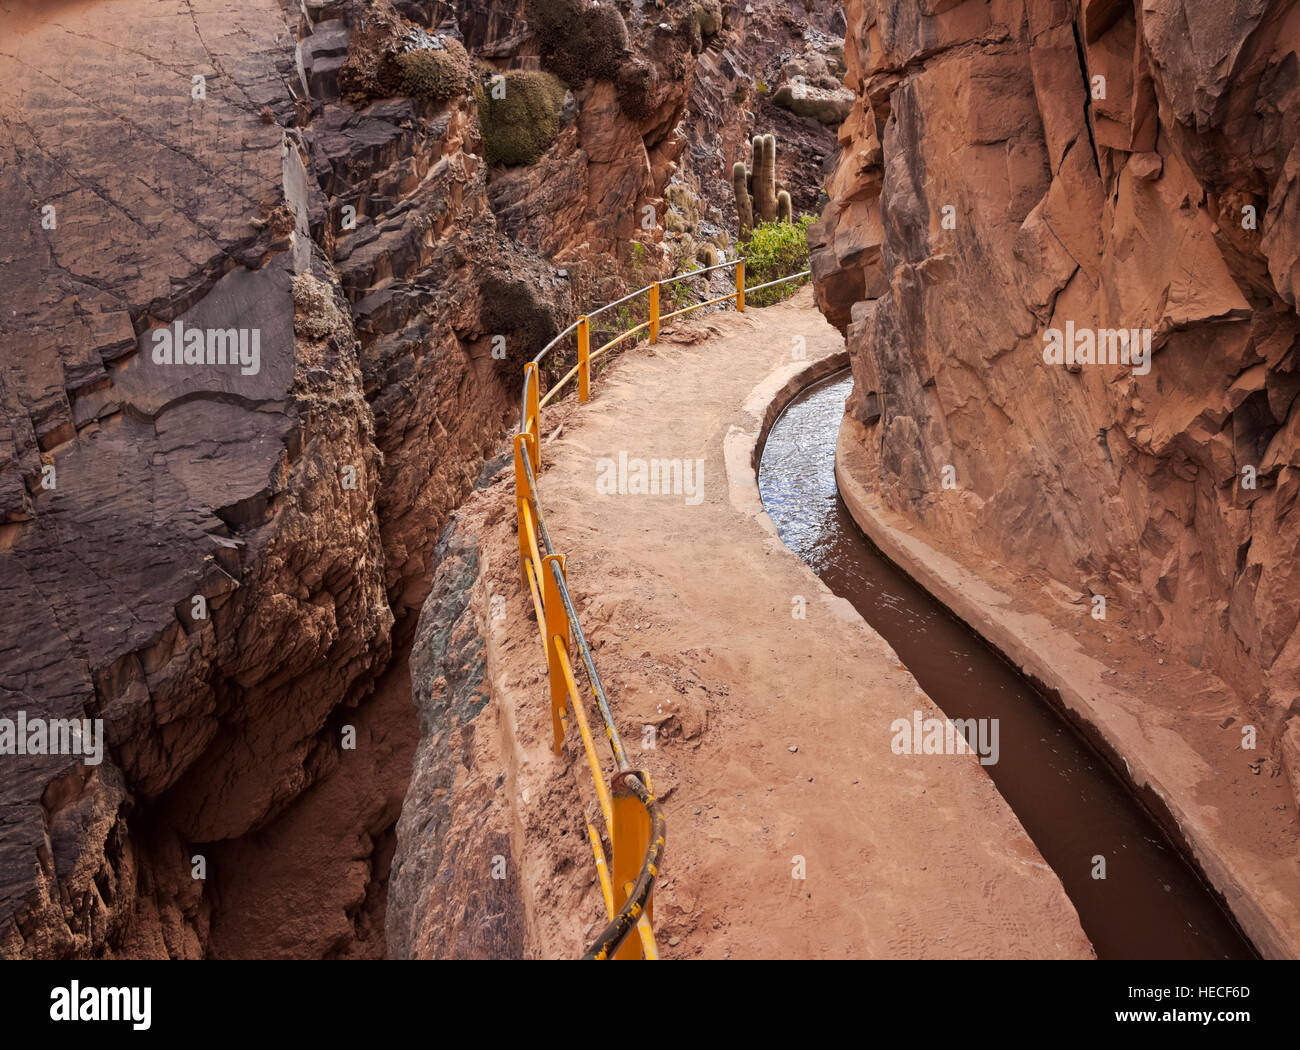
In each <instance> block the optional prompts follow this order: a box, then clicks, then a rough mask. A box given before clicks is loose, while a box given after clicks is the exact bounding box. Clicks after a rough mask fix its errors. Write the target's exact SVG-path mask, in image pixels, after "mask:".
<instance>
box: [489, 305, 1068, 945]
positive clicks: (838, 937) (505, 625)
mask: <svg viewBox="0 0 1300 1050" xmlns="http://www.w3.org/2000/svg"><path fill="white" fill-rule="evenodd" d="M706 339H707V342H706V341H705V340H706ZM800 340H802V342H803V344H804V345H805V346H806V355H807V360H805V361H801V362H796V361H794V360H792V358H793V350H794V348H795V347H796V345H797V343H798V341H800ZM842 350H843V343H842V340H841V339H840V337H839V334H838V333H837V332H836V331H835V330H834V329H832V328H831V327H830V326H829V325H827V324H826V322H825V321H824V320H823V319H822V317H821V315H820V314H819V313H818V312H817V310H816V308H815V307H814V306H813V304H812V299H811V295H810V293H809V292H807V291H804V292H801V293H800V294H799V295H798V296H797V297H795V298H794V299H793V300H792V301H791V302H790V303H788V304H784V305H781V306H778V307H773V308H770V309H767V310H761V311H751V312H749V313H747V314H746V315H744V316H738V315H736V314H735V313H731V312H728V313H722V314H717V315H714V316H712V317H709V318H707V319H705V320H702V321H698V322H694V323H689V324H683V325H681V326H679V327H678V328H677V329H676V330H675V331H674V332H673V333H670V334H668V335H667V336H666V337H665V339H664V340H663V341H662V342H661V343H660V345H659V346H658V347H653V348H652V347H648V346H645V347H640V348H637V349H635V350H633V351H631V352H629V353H628V354H627V355H625V356H624V357H623V358H622V359H621V360H619V361H617V362H615V363H613V364H612V365H611V366H610V367H609V368H608V370H607V373H606V374H605V375H603V376H601V377H600V378H599V379H598V380H597V381H596V383H595V384H594V395H593V399H592V401H591V402H590V403H589V404H588V405H586V406H583V407H582V408H581V409H579V408H578V407H577V406H576V405H574V404H573V403H572V399H567V400H566V401H565V403H564V404H562V405H560V406H558V407H557V408H556V409H555V410H554V411H553V412H550V413H544V417H543V423H544V425H543V444H544V451H543V472H542V474H541V479H540V485H541V492H542V500H543V505H544V507H545V510H546V514H547V520H548V523H549V526H550V530H551V535H552V538H553V539H554V541H555V544H556V549H557V551H559V552H561V553H565V554H567V556H568V578H569V583H570V587H571V589H572V590H573V592H574V595H575V598H576V600H577V601H578V604H579V607H580V608H579V611H580V616H581V619H582V623H583V625H584V629H585V630H586V632H587V635H588V637H589V638H590V639H591V641H592V643H593V646H594V648H595V652H596V662H597V666H598V668H599V669H600V672H601V674H602V676H603V678H604V680H605V684H606V687H607V688H608V690H609V693H610V696H611V698H612V703H613V707H614V711H615V716H616V718H617V720H618V724H619V727H620V732H621V733H622V735H623V738H624V741H625V743H626V744H627V745H628V746H629V749H630V750H631V752H632V754H633V756H634V760H640V761H643V762H644V763H645V765H646V766H647V767H648V768H649V769H650V771H651V773H652V775H653V777H654V783H655V787H656V789H657V793H658V794H659V795H660V797H661V798H663V800H664V806H665V812H666V815H667V819H668V851H667V855H666V863H665V868H664V875H663V879H662V881H661V883H660V890H659V892H658V895H657V897H656V929H657V933H658V939H659V943H660V947H661V949H662V950H663V952H664V954H665V956H666V957H669V958H671V957H710V958H717V957H725V956H730V957H732V958H736V957H825V958H836V957H844V956H854V957H921V956H943V957H1040V958H1049V957H1061V956H1065V957H1080V956H1082V957H1087V956H1090V955H1091V948H1090V946H1089V944H1088V941H1087V939H1086V937H1085V936H1084V934H1083V932H1082V931H1081V930H1080V928H1079V924H1078V920H1077V917H1076V915H1075V912H1074V908H1073V906H1072V905H1071V904H1070V902H1069V901H1068V899H1067V898H1066V896H1065V894H1064V892H1063V891H1062V889H1061V886H1060V884H1059V883H1058V881H1057V879H1056V877H1055V876H1054V875H1053V873H1052V872H1051V871H1050V870H1049V869H1048V868H1047V866H1046V865H1045V864H1044V863H1043V861H1042V859H1041V857H1040V856H1039V853H1038V851H1037V850H1036V849H1035V847H1034V846H1033V844H1032V843H1031V842H1030V841H1029V839H1028V838H1027V836H1026V835H1025V833H1024V831H1023V830H1022V829H1021V827H1020V825H1019V823H1018V822H1017V820H1016V818H1015V816H1014V815H1013V814H1012V813H1011V811H1010V810H1009V809H1008V807H1007V806H1006V804H1005V803H1004V802H1003V801H1002V799H1001V797H1000V796H999V795H998V794H997V792H996V791H995V790H994V788H993V785H992V783H991V782H990V780H989V779H988V778H987V777H986V776H985V775H984V772H983V770H982V768H981V767H980V766H979V765H978V763H977V761H976V760H975V758H974V757H973V756H970V755H966V756H939V755H928V756H906V755H895V754H893V753H891V750H890V741H891V736H892V734H891V730H890V724H891V722H892V721H893V720H894V719H896V718H907V719H910V718H911V717H912V713H913V712H914V711H917V710H919V711H921V712H923V714H924V716H925V717H927V718H929V717H942V716H941V714H940V712H939V710H938V709H937V708H936V707H935V706H934V705H933V704H932V703H931V702H930V700H929V699H928V698H927V697H926V696H925V695H924V693H922V692H921V690H920V689H919V688H918V687H917V685H916V683H915V682H914V680H913V678H912V676H911V675H910V674H909V673H908V672H907V671H906V670H905V669H904V668H903V667H902V666H901V665H900V664H899V662H898V660H897V658H896V657H895V655H894V653H893V651H892V650H891V649H890V647H889V646H888V645H887V644H886V643H885V642H884V641H883V640H882V639H881V638H880V637H879V636H878V635H877V634H876V633H875V632H874V631H873V630H872V629H871V628H870V627H869V626H868V625H867V624H866V623H865V622H864V621H863V620H862V619H861V617H859V616H858V614H857V613H856V612H855V611H854V610H853V609H852V607H851V606H849V605H848V603H847V602H845V601H843V600H841V599H837V598H835V597H834V596H833V595H831V593H830V592H829V591H828V590H827V589H826V588H825V587H824V586H823V585H822V584H821V582H820V581H819V580H817V578H816V577H815V576H814V575H813V574H812V572H811V571H810V570H808V569H807V568H806V567H805V566H804V564H803V563H802V562H801V561H799V560H798V559H797V558H796V557H795V556H794V555H793V554H791V553H790V552H789V551H787V550H786V549H785V547H784V546H783V545H782V544H781V542H780V540H779V538H778V537H777V536H776V533H775V529H774V528H773V527H772V525H771V522H770V521H769V520H768V518H767V516H766V515H765V514H763V513H762V509H761V505H760V503H759V497H758V490H757V485H756V482H755V479H754V474H753V470H752V466H751V460H750V456H751V454H752V449H753V446H754V441H755V439H756V437H757V434H758V431H759V429H760V425H761V421H762V415H763V412H764V411H765V410H766V409H767V408H768V405H769V403H770V402H771V401H772V399H773V396H774V395H776V394H777V392H778V391H779V390H780V388H781V387H782V386H783V385H784V384H786V383H787V381H788V380H790V378H791V377H792V376H793V375H794V374H795V373H797V372H799V371H801V370H802V369H803V368H805V367H807V366H808V364H809V363H810V362H814V361H816V360H818V359H821V358H825V357H827V356H828V355H831V354H834V353H838V352H841V351H842ZM561 423H562V424H563V425H562V427H561V428H560V432H559V434H558V436H556V435H555V431H556V428H557V427H558V426H559V425H560V424H561ZM548 436H551V439H550V440H548ZM620 457H626V462H627V464H628V466H627V468H626V475H625V476H626V477H627V479H628V481H629V484H628V488H629V489H631V488H634V485H635V483H634V482H633V481H632V478H633V476H634V474H635V472H636V470H637V461H638V460H644V461H648V460H650V459H652V458H655V459H666V460H682V461H702V475H701V477H702V485H701V486H700V488H699V490H698V491H696V490H694V489H693V488H691V487H690V485H689V484H687V485H685V486H684V487H685V488H686V491H684V492H682V493H680V494H675V495H663V494H659V495H640V494H636V493H635V492H628V494H601V492H602V491H603V487H598V479H601V478H602V477H603V478H604V480H605V484H606V485H609V484H616V483H617V477H616V472H617V471H618V464H619V462H620ZM602 460H603V461H607V462H605V463H602V462H601V461H602ZM611 464H612V465H611ZM691 480H694V479H693V478H692V476H691V474H689V473H687V474H685V475H684V481H686V482H689V481H691ZM510 484H511V482H510V480H503V481H500V482H498V483H497V484H496V485H494V486H493V488H492V490H491V491H492V493H493V495H494V497H495V498H494V499H493V500H492V502H493V503H499V504H500V505H501V506H500V507H497V508H496V509H495V510H493V511H491V512H490V513H488V514H487V515H486V520H487V521H488V522H489V523H490V524H491V529H490V531H491V536H490V537H489V536H486V535H484V536H482V537H481V542H482V541H487V542H484V544H483V546H484V550H485V552H489V553H488V555H487V556H488V557H490V558H495V559H496V571H495V572H494V573H493V574H492V576H493V579H494V586H498V587H501V586H502V585H503V584H502V581H507V580H509V579H510V573H511V572H512V571H514V572H517V569H513V568H512V567H511V566H510V565H509V562H510V545H511V544H512V543H513V537H512V532H511V526H512V520H513V514H512V513H511V514H504V515H503V514H502V513H501V510H502V509H503V508H504V507H507V506H509V507H511V509H512V504H507V503H506V502H505V499H504V498H503V497H505V495H506V494H505V492H504V491H503V490H505V489H506V488H508V487H509V486H510ZM503 563H504V564H503ZM514 578H515V581H516V582H515V583H514V584H513V587H512V588H511V589H510V590H508V591H507V593H509V595H510V597H509V610H510V615H508V616H506V617H503V618H499V619H493V620H492V621H491V626H490V630H489V633H490V636H491V637H490V642H489V646H488V648H489V653H490V657H489V675H490V676H491V677H492V679H493V684H494V691H495V692H496V693H497V695H498V696H499V697H501V700H502V705H501V706H502V711H501V713H500V715H499V716H498V717H497V724H498V726H499V727H504V728H505V729H506V732H505V734H504V737H503V738H508V741H509V745H510V748H511V749H512V750H513V758H512V759H511V762H510V765H511V769H512V772H511V783H510V785H509V788H508V789H512V790H514V791H516V792H517V793H518V794H519V795H520V798H521V799H523V800H525V804H524V806H522V807H521V809H522V810H523V811H524V816H523V818H521V823H522V825H523V828H522V829H521V831H522V832H523V834H524V837H525V838H526V839H528V840H529V841H527V842H526V843H525V846H524V848H523V849H522V850H521V854H522V855H523V857H524V868H525V881H526V882H528V883H530V884H531V886H532V888H533V892H530V897H531V898H532V900H531V902H530V909H531V910H532V912H533V914H532V916H531V925H532V930H533V935H534V938H535V943H538V944H541V945H546V946H551V947H553V948H554V950H557V951H559V950H567V949H568V948H570V947H572V946H573V945H574V944H576V943H577V941H579V940H581V938H582V937H583V936H585V934H586V932H587V931H585V930H579V929H576V928H568V927H566V922H565V919H564V918H563V916H564V915H566V914H568V913H570V912H571V911H572V908H573V902H572V901H569V902H567V903H565V902H564V901H563V897H564V892H563V884H565V883H569V884H571V885H572V888H573V889H577V888H578V887H579V886H580V885H581V884H582V883H583V882H584V881H585V880H588V879H589V878H590V877H591V871H592V865H591V861H590V856H589V855H586V856H583V854H582V852H581V845H582V843H581V842H580V841H578V842H575V841H574V839H575V838H577V836H573V835H572V833H571V832H569V831H568V830H567V829H565V835H566V840H567V842H568V843H569V844H571V845H572V846H573V847H575V848H574V850H573V851H572V858H573V865H574V866H570V865H569V863H567V862H562V861H561V859H560V858H558V857H556V856H553V855H551V853H550V851H551V849H552V848H553V843H554V841H555V840H554V838H552V845H551V846H547V845H543V844H541V843H538V842H537V841H535V836H536V835H538V834H541V835H543V836H545V835H547V834H548V831H547V824H548V821H547V820H545V819H541V818H540V817H538V816H537V803H538V802H542V803H544V804H548V805H551V806H552V808H555V807H556V806H560V805H561V804H562V803H563V802H564V800H563V798H562V797H561V796H564V795H566V794H567V791H568V790H569V789H568V788H566V789H564V790H561V791H558V792H557V789H556V788H555V787H554V782H555V777H556V774H557V772H558V770H557V768H556V767H557V766H559V765H562V764H563V765H568V766H570V767H573V766H574V765H575V763H577V762H578V761H580V759H579V758H578V754H577V753H576V752H572V751H571V752H570V753H569V754H568V755H566V756H565V757H564V758H561V759H556V758H553V757H552V756H550V755H549V753H548V752H547V749H546V742H547V741H546V735H547V734H546V722H545V702H544V701H543V700H542V699H540V697H541V696H542V695H543V689H544V679H543V677H542V671H543V670H544V669H543V667H542V664H543V661H542V658H541V647H540V643H539V642H538V640H537V636H536V633H535V630H536V629H535V627H534V626H533V624H532V618H531V616H528V615H527V612H526V606H525V605H524V602H525V598H524V597H523V595H522V594H521V593H519V587H518V583H517V575H516V576H515V577H514ZM504 586H506V587H511V585H510V584H508V583H506V584H504ZM800 607H804V608H806V615H805V616H804V618H802V619H801V618H798V617H796V615H795V612H796V610H798V609H799V608H800ZM645 726H654V727H655V736H656V745H657V746H656V747H655V748H654V749H653V750H651V749H645V748H643V747H642V743H643V740H644V739H645V735H646V734H645V730H644V727H645ZM571 772H572V773H573V776H574V778H575V779H574V780H573V781H570V782H569V783H570V784H571V785H572V784H574V783H584V782H585V772H584V771H583V770H581V769H580V768H577V769H572V770H571ZM586 793H587V794H588V795H590V788H589V786H588V787H587V792H586ZM530 794H531V796H532V797H531V798H530V797H529V796H530ZM539 795H541V796H543V798H538V797H537V796H539ZM567 805H568V806H569V808H570V809H571V808H572V804H571V802H570V803H567ZM553 820H554V818H553V817H552V819H551V822H550V823H551V829H550V831H549V835H550V836H552V837H553V836H554V835H555V834H556V832H555V830H554V826H553ZM579 826H580V825H579ZM561 852H562V853H563V852H565V850H561ZM800 866H802V868H803V873H804V874H805V875H806V877H805V878H796V877H795V875H796V870H797V868H799V867H800ZM557 871H558V872H560V874H558V875H557V874H554V873H555V872H557ZM540 882H545V883H546V885H544V886H539V883H540ZM586 892H587V894H588V901H589V902H590V904H589V905H588V906H589V907H593V908H598V904H596V901H597V898H596V897H595V890H594V888H588V889H587V891H586ZM553 908H559V909H561V911H560V912H559V914H556V915H552V914H543V913H544V912H550V910H551V909H553ZM593 915H594V913H593ZM571 926H572V924H571V923H570V924H569V927H571ZM589 928H594V923H591V924H589ZM543 950H544V951H546V950H549V949H547V948H544V949H543Z"/></svg>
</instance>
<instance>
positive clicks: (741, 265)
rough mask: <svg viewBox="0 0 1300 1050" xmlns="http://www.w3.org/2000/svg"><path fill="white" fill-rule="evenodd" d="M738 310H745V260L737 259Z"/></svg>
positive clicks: (742, 311)
mask: <svg viewBox="0 0 1300 1050" xmlns="http://www.w3.org/2000/svg"><path fill="white" fill-rule="evenodd" d="M736 311H737V312H738V313H742V314H743V313H744V312H745V260H744V259H737V260H736Z"/></svg>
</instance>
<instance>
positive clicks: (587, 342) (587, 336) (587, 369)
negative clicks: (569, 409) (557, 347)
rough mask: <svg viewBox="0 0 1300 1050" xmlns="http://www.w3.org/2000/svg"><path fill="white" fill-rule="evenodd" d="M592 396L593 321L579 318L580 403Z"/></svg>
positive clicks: (584, 402)
mask: <svg viewBox="0 0 1300 1050" xmlns="http://www.w3.org/2000/svg"><path fill="white" fill-rule="evenodd" d="M590 396H591V322H590V321H589V320H588V319H587V318H586V317H585V316H584V317H579V318H578V404H580V405H581V404H586V402H587V398H588V397H590Z"/></svg>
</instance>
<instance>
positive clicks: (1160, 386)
mask: <svg viewBox="0 0 1300 1050" xmlns="http://www.w3.org/2000/svg"><path fill="white" fill-rule="evenodd" d="M846 8H847V13H848V24H849V28H848V37H847V43H846V48H845V58H846V64H847V67H848V76H847V81H846V82H847V83H848V85H849V86H850V87H852V88H853V89H854V91H855V92H856V94H857V97H858V101H857V104H856V106H855V107H854V109H853V112H852V114H851V116H850V117H849V119H848V120H847V122H846V123H845V124H844V125H843V127H842V128H841V130H840V142H841V145H842V154H841V157H840V160H839V163H838V167H837V169H836V171H835V174H834V176H833V178H832V181H831V185H830V195H831V203H830V204H829V206H828V207H827V209H826V211H825V213H824V216H823V220H822V222H821V224H820V225H819V226H818V227H816V228H814V231H813V235H812V240H813V241H815V242H816V243H815V245H814V261H813V265H814V273H815V277H816V281H817V289H818V296H819V299H820V302H821V304H822V307H823V309H824V310H825V312H826V314H827V316H828V317H830V318H831V319H832V320H833V321H834V322H835V323H836V324H838V325H839V326H840V327H841V329H843V330H845V331H846V332H847V335H848V340H849V347H850V351H851V355H852V360H853V369H854V377H855V380H856V388H855V393H854V396H853V398H852V400H851V402H850V404H849V412H850V413H851V414H852V416H853V417H854V418H856V419H857V420H858V421H860V422H861V423H862V424H864V425H865V427H866V430H865V435H866V438H865V440H866V442H867V444H868V445H869V447H870V449H871V454H872V456H873V459H874V467H875V471H876V475H877V482H878V484H879V490H880V495H881V497H882V499H883V500H884V501H886V502H887V503H888V504H890V505H891V506H892V507H893V508H895V509H897V510H900V511H903V512H905V513H907V514H910V515H914V516H916V517H917V518H918V519H922V520H925V521H926V522H927V523H929V524H931V525H933V526H935V527H937V528H941V529H944V530H947V531H948V532H949V533H950V534H951V535H953V536H956V537H961V538H962V539H961V542H963V543H970V544H973V545H974V546H975V547H976V548H978V549H981V550H983V551H985V552H986V553H987V554H988V555H989V556H991V557H994V558H997V559H999V560H1000V561H1002V562H1003V563H1004V564H1007V565H1010V566H1017V565H1022V566H1034V567H1037V568H1042V569H1046V570H1047V571H1048V572H1050V573H1051V574H1052V575H1053V576H1055V577H1056V578H1057V579H1059V580H1061V581H1065V582H1066V583H1068V584H1069V585H1070V586H1072V587H1076V588H1079V589H1082V590H1085V591H1088V592H1091V593H1093V594H1096V595H1104V596H1106V597H1107V598H1108V600H1109V601H1111V602H1114V603H1115V604H1116V605H1117V606H1118V607H1119V608H1120V609H1121V610H1122V614H1123V615H1126V616H1128V617H1130V618H1131V619H1130V622H1131V623H1132V624H1133V625H1134V629H1135V630H1138V631H1141V632H1144V633H1145V634H1147V635H1151V636H1155V637H1158V638H1159V639H1161V640H1162V641H1163V642H1165V643H1166V644H1168V645H1170V646H1171V647H1172V648H1173V649H1174V651H1176V652H1177V654H1178V655H1179V656H1180V657H1181V658H1182V659H1184V660H1186V661H1188V662H1189V663H1191V664H1193V665H1195V666H1198V667H1204V668H1207V669H1209V670H1212V671H1214V672H1215V673H1217V674H1218V675H1220V676H1221V677H1222V678H1223V679H1225V680H1226V681H1227V682H1229V683H1230V684H1231V686H1232V687H1233V688H1234V689H1235V690H1236V691H1237V693H1238V696H1239V699H1240V703H1241V708H1242V710H1243V711H1245V712H1249V713H1250V714H1249V717H1250V719H1251V720H1256V721H1259V722H1262V724H1263V725H1264V727H1265V732H1266V735H1267V737H1268V740H1269V745H1268V746H1269V747H1271V749H1272V751H1273V755H1274V757H1275V758H1278V759H1280V760H1281V762H1282V764H1283V765H1284V766H1285V767H1286V768H1287V769H1288V771H1289V774H1290V777H1291V783H1292V786H1293V789H1294V790H1297V792H1300V717H1298V716H1300V631H1297V618H1298V617H1300V598H1298V597H1297V595H1300V527H1297V521H1298V519H1297V514H1300V511H1298V510H1297V508H1296V496H1297V493H1298V492H1300V405H1298V403H1297V394H1298V393H1300V361H1298V360H1297V352H1298V351H1297V349H1296V347H1297V332H1298V330H1300V329H1298V325H1297V316H1296V305H1297V299H1296V296H1297V290H1298V289H1297V280H1296V275H1297V245H1298V243H1300V223H1298V222H1297V220H1298V219H1300V216H1298V215H1297V210H1296V209H1297V199H1298V196H1300V181H1298V180H1300V168H1298V167H1297V149H1300V146H1297V136H1298V135H1300V74H1298V69H1297V64H1296V46H1297V43H1300V5H1297V4H1295V3H1292V2H1283V0H1278V2H1266V0H1256V2H1231V0H1225V2H1214V3H1192V2H1181V0H1149V2H1147V3H1143V4H1138V3H1130V2H1126V0H1121V2H1092V0H1087V2H1073V0H994V2H992V3H984V2H982V0H981V2H974V0H972V2H963V0H953V2H932V3H921V4H918V5H896V4H886V3H879V2H875V0H849V3H848V4H847V5H846ZM873 300H874V305H873V303H872V301H873ZM1067 325H1072V326H1073V328H1074V329H1075V330H1079V329H1093V330H1098V329H1119V328H1125V329H1129V330H1134V329H1136V330H1138V332H1139V333H1141V331H1142V330H1149V332H1150V338H1151V350H1152V354H1153V358H1152V360H1151V362H1150V368H1149V370H1144V369H1143V368H1142V367H1141V366H1138V367H1133V365H1132V364H1131V362H1130V363H1127V364H1126V363H1123V361H1120V362H1117V363H1113V364H1094V363H1090V362H1089V361H1087V360H1086V358H1085V359H1084V360H1083V361H1082V362H1075V363H1073V364H1071V363H1069V362H1065V363H1055V362H1050V363H1049V362H1048V361H1046V360H1045V358H1044V349H1045V346H1046V345H1048V344H1047V343H1045V334H1048V335H1047V338H1051V337H1050V334H1049V330H1050V329H1056V330H1058V331H1060V332H1061V333H1062V335H1063V336H1064V333H1065V331H1066V330H1067ZM1079 345H1083V344H1079ZM946 466H951V467H954V468H955V472H956V473H955V477H956V479H958V493H957V494H956V495H954V494H953V493H951V492H950V493H947V494H945V493H944V492H943V491H942V473H943V471H944V468H945V467H946ZM947 497H952V498H947ZM1112 615H1113V614H1112Z"/></svg>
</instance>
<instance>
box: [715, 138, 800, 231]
mask: <svg viewBox="0 0 1300 1050" xmlns="http://www.w3.org/2000/svg"><path fill="white" fill-rule="evenodd" d="M750 148H751V149H752V150H753V156H754V166H753V167H752V168H751V167H749V166H748V165H747V164H745V162H744V161H739V160H738V161H736V163H735V165H734V166H733V167H732V169H731V188H732V191H733V192H734V193H735V195H736V215H737V217H738V218H739V220H740V236H741V238H742V239H743V238H745V237H748V236H749V232H750V231H751V230H752V229H753V228H754V222H755V220H757V221H758V222H772V221H773V220H774V219H780V220H781V221H782V222H794V204H793V202H792V201H791V199H790V194H789V193H788V192H786V191H785V190H784V189H783V190H781V192H780V193H777V188H776V136H775V135H755V136H754V139H753V142H752V143H750Z"/></svg>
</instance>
